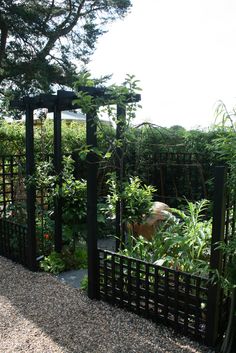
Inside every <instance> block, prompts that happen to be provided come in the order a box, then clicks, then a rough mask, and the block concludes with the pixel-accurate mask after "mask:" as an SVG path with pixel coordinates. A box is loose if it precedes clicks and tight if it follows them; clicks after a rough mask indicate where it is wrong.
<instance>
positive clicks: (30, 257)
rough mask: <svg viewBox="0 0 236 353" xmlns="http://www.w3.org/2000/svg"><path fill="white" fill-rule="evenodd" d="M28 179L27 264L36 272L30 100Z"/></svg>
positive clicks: (28, 101) (28, 104) (30, 111)
mask: <svg viewBox="0 0 236 353" xmlns="http://www.w3.org/2000/svg"><path fill="white" fill-rule="evenodd" d="M25 103H26V121H25V124H26V134H25V140H26V177H27V180H28V182H27V186H26V193H27V229H28V232H27V263H28V267H29V269H30V270H32V271H35V270H36V268H37V264H36V227H35V200H36V186H35V183H34V182H33V181H32V180H31V178H32V177H33V175H34V172H35V161H34V118H33V107H31V104H30V98H27V99H26V101H25Z"/></svg>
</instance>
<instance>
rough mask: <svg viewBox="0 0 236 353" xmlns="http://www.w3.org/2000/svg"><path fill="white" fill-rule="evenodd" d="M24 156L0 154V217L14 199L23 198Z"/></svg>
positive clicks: (19, 199)
mask: <svg viewBox="0 0 236 353" xmlns="http://www.w3.org/2000/svg"><path fill="white" fill-rule="evenodd" d="M23 163H24V156H22V155H16V156H0V217H1V215H3V214H5V213H6V211H7V208H8V206H10V205H11V204H12V203H13V202H14V201H16V200H18V201H22V199H25V190H24V182H23V173H24V164H23Z"/></svg>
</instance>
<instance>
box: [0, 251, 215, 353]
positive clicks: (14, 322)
mask: <svg viewBox="0 0 236 353" xmlns="http://www.w3.org/2000/svg"><path fill="white" fill-rule="evenodd" d="M180 352H183V353H210V352H211V351H210V350H209V349H208V348H206V347H204V346H201V345H199V344H198V343H196V342H192V341H190V340H189V339H187V338H185V337H182V336H179V335H176V333H174V332H173V331H172V330H171V329H168V328H166V327H164V326H161V325H160V326H157V325H155V324H154V323H152V322H149V321H147V320H145V319H143V318H140V317H138V316H137V315H134V314H131V313H128V312H126V311H124V310H121V309H117V308H115V307H112V306H110V305H108V304H106V303H104V302H101V301H92V300H90V299H89V298H88V297H87V296H86V295H85V294H84V293H83V292H82V291H81V290H80V289H77V288H73V287H71V286H68V285H67V284H64V283H62V282H60V281H58V280H57V279H56V278H55V277H53V276H51V275H49V274H45V273H32V272H30V271H28V270H27V269H25V268H23V267H22V266H20V265H18V264H14V263H13V262H11V261H9V260H6V259H5V258H2V257H0V353H180Z"/></svg>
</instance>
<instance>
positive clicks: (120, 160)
mask: <svg viewBox="0 0 236 353" xmlns="http://www.w3.org/2000/svg"><path fill="white" fill-rule="evenodd" d="M125 115H126V109H125V107H124V106H123V105H122V106H121V105H118V106H117V121H118V123H117V127H116V139H117V141H120V142H121V144H122V145H119V146H117V147H116V161H115V163H116V179H117V185H118V188H120V187H122V184H121V183H122V182H123V181H124V176H125V175H124V173H125V170H124V148H125V146H124V140H123V137H124V128H125ZM120 191H121V190H120ZM123 208H124V202H123V200H121V201H118V202H117V204H116V250H118V249H119V248H120V247H121V248H122V247H124V242H125V225H124V222H123Z"/></svg>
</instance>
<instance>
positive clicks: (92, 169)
mask: <svg viewBox="0 0 236 353" xmlns="http://www.w3.org/2000/svg"><path fill="white" fill-rule="evenodd" d="M86 143H87V145H88V146H91V147H92V148H96V147H97V124H96V111H94V112H90V113H89V114H87V115H86ZM97 172H98V159H97V155H96V154H95V152H94V151H93V150H91V151H90V152H89V153H88V155H87V245H88V296H89V298H91V299H95V298H98V297H99V268H98V250H97Z"/></svg>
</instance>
